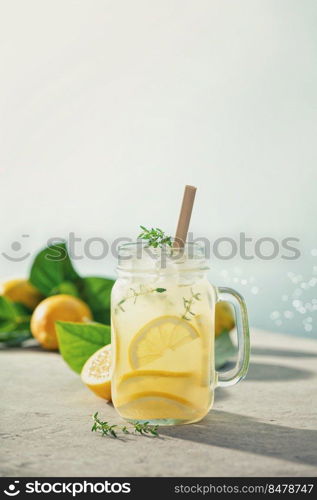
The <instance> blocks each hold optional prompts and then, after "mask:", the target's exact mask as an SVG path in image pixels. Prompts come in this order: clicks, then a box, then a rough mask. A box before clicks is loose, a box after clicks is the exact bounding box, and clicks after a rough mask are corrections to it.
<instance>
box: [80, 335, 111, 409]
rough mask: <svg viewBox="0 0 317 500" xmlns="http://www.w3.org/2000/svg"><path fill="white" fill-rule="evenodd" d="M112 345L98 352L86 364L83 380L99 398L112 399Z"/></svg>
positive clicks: (83, 370)
mask: <svg viewBox="0 0 317 500" xmlns="http://www.w3.org/2000/svg"><path fill="white" fill-rule="evenodd" d="M110 369H111V344H108V345H106V346H105V347H102V348H101V349H99V350H98V351H96V352H95V353H94V354H93V355H92V356H90V358H89V359H88V360H87V361H86V363H85V364H84V366H83V368H82V371H81V379H82V381H83V382H84V384H85V385H86V386H87V387H88V388H89V389H90V390H91V391H92V392H94V393H95V394H97V396H100V397H101V398H104V399H107V400H110V399H111V379H110Z"/></svg>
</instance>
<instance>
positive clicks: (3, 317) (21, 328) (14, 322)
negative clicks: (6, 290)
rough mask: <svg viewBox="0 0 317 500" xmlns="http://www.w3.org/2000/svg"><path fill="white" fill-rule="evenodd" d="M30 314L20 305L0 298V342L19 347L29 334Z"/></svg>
mask: <svg viewBox="0 0 317 500" xmlns="http://www.w3.org/2000/svg"><path fill="white" fill-rule="evenodd" d="M30 317H31V315H30V312H29V310H28V309H27V308H26V307H25V306H23V305H22V304H18V303H15V302H12V301H11V300H10V299H8V298H6V297H3V296H0V342H5V343H6V344H7V345H19V344H21V343H22V342H23V341H24V340H26V339H27V338H30V337H32V335H31V333H30Z"/></svg>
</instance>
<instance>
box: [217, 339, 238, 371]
mask: <svg viewBox="0 0 317 500" xmlns="http://www.w3.org/2000/svg"><path fill="white" fill-rule="evenodd" d="M235 353H236V350H235V347H234V345H233V343H232V340H231V338H230V335H229V332H228V331H227V330H224V331H223V332H222V333H221V334H220V335H219V336H218V337H216V340H215V358H216V370H218V369H219V368H221V367H222V366H223V365H225V364H226V363H227V361H229V359H230V358H232V356H234V355H235Z"/></svg>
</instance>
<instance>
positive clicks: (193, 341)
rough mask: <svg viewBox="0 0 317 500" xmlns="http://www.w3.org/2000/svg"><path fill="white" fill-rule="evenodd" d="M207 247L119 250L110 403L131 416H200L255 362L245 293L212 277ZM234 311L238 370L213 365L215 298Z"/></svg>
mask: <svg viewBox="0 0 317 500" xmlns="http://www.w3.org/2000/svg"><path fill="white" fill-rule="evenodd" d="M208 269H209V267H208V265H207V262H206V259H205V252H204V248H203V247H202V246H200V245H197V244H193V243H192V244H190V243H187V244H186V245H185V247H184V248H183V249H173V248H169V247H167V248H165V247H164V248H163V249H161V248H150V247H146V244H144V242H138V243H134V244H132V243H131V244H126V245H122V246H121V247H120V249H119V262H118V268H117V271H118V279H117V281H116V283H115V285H114V287H113V290H112V298H111V309H112V312H111V322H112V323H111V332H112V333H111V335H112V339H111V342H112V349H113V369H112V401H113V404H114V406H115V408H116V410H117V411H118V413H119V414H120V416H121V417H123V418H124V419H127V420H129V421H138V422H150V423H152V424H159V425H174V424H185V423H190V422H196V421H198V420H200V419H202V418H203V417H204V416H205V415H206V414H207V413H208V411H209V410H210V409H211V407H212V404H213V399H214V390H215V388H216V387H217V386H229V385H233V384H235V383H237V382H238V381H239V380H241V379H242V378H243V377H244V376H245V375H246V373H247V370H248V364H249V353H250V345H249V328H248V317H247V310H246V305H245V302H244V299H243V298H242V296H241V295H240V294H239V293H238V292H236V291H235V290H232V289H230V288H224V287H219V288H216V287H214V286H213V285H211V284H210V283H209V281H208V279H207V277H206V273H207V271H208ZM221 300H226V301H229V302H231V304H232V305H233V308H234V311H235V317H236V327H237V336H238V356H237V362H236V365H235V367H234V368H233V369H231V370H229V371H226V372H221V373H217V372H216V370H215V348H214V339H215V331H214V325H215V304H216V302H217V301H221Z"/></svg>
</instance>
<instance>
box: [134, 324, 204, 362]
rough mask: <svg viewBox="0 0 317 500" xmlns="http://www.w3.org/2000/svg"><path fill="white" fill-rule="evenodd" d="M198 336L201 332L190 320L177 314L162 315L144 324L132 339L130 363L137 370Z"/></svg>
mask: <svg viewBox="0 0 317 500" xmlns="http://www.w3.org/2000/svg"><path fill="white" fill-rule="evenodd" d="M197 338H199V333H198V331H197V330H196V328H195V327H194V326H192V324H191V323H190V322H189V321H187V320H185V319H182V318H178V317H177V316H160V317H159V318H155V319H153V320H152V321H150V322H149V323H147V324H146V325H144V326H143V327H142V328H141V329H140V330H139V331H138V333H137V334H136V335H135V336H134V337H133V339H132V340H131V343H130V346H129V360H130V364H131V366H132V368H133V369H134V370H137V369H139V368H142V367H143V366H146V365H148V364H149V363H152V362H154V361H156V360H158V359H160V358H161V357H162V356H164V354H165V353H166V352H168V351H175V350H176V349H178V348H179V347H181V346H183V345H185V344H187V343H189V342H192V341H193V340H195V339H197Z"/></svg>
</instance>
